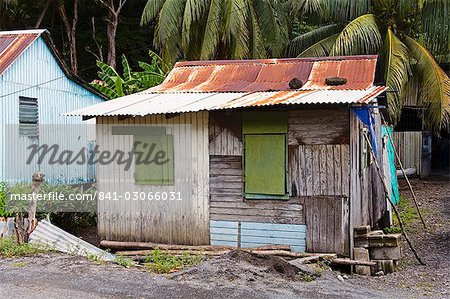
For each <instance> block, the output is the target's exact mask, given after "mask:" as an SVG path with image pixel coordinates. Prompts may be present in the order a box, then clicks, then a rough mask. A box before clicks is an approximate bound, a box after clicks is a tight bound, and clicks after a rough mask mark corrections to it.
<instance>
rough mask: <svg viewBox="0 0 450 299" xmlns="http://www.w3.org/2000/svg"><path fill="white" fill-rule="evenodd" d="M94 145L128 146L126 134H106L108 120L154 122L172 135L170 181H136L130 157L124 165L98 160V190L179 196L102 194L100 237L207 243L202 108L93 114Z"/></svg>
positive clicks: (206, 163)
mask: <svg viewBox="0 0 450 299" xmlns="http://www.w3.org/2000/svg"><path fill="white" fill-rule="evenodd" d="M98 122H99V125H98V126H97V143H98V145H99V150H100V151H102V150H105V149H107V150H110V151H115V150H116V149H120V150H122V151H124V152H128V151H130V150H131V149H132V144H133V136H132V135H111V128H112V126H113V125H147V124H152V125H158V126H162V127H165V128H167V130H169V131H170V132H171V134H173V136H174V142H173V148H174V177H175V184H174V185H173V186H155V185H136V184H135V183H134V176H133V175H134V163H133V164H132V167H131V169H130V170H129V171H125V170H124V167H123V166H118V165H117V164H108V165H99V166H98V171H97V182H98V186H97V190H98V192H104V193H113V192H117V194H119V195H123V194H125V193H126V192H144V194H148V193H149V192H158V191H159V192H180V194H181V198H182V200H175V201H169V200H165V201H164V200H152V201H150V200H137V201H136V200H128V201H127V200H123V199H122V200H117V201H112V200H103V201H99V204H98V228H99V235H100V238H102V239H106V240H118V241H150V242H158V243H169V244H170V243H172V244H173V243H176V244H191V245H199V244H208V243H209V211H208V192H209V186H208V178H209V156H208V129H207V127H208V114H207V112H199V113H188V114H181V115H179V116H176V117H173V118H166V117H165V116H162V115H153V116H147V117H136V118H129V119H126V120H123V121H119V120H118V119H117V118H116V117H108V118H99V119H98Z"/></svg>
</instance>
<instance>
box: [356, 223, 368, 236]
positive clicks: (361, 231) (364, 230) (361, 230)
mask: <svg viewBox="0 0 450 299" xmlns="http://www.w3.org/2000/svg"><path fill="white" fill-rule="evenodd" d="M353 233H354V236H355V237H361V236H366V235H368V234H369V233H370V225H366V226H356V227H354V228H353Z"/></svg>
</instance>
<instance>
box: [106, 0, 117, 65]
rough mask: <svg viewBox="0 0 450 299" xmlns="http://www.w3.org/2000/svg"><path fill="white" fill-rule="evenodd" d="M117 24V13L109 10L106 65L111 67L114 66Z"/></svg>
mask: <svg viewBox="0 0 450 299" xmlns="http://www.w3.org/2000/svg"><path fill="white" fill-rule="evenodd" d="M112 2H113V0H109V5H111V6H110V7H113V6H112V5H114V3H112ZM118 24H119V15H118V14H117V13H116V12H113V11H112V10H109V19H108V28H107V35H108V58H107V59H108V60H107V62H108V65H110V66H112V67H113V68H116V33H117V26H118Z"/></svg>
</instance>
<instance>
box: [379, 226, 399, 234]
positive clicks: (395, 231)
mask: <svg viewBox="0 0 450 299" xmlns="http://www.w3.org/2000/svg"><path fill="white" fill-rule="evenodd" d="M383 232H384V233H385V234H400V233H401V232H402V230H401V228H400V227H398V226H391V227H386V228H384V229H383Z"/></svg>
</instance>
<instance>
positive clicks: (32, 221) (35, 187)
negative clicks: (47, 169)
mask: <svg viewBox="0 0 450 299" xmlns="http://www.w3.org/2000/svg"><path fill="white" fill-rule="evenodd" d="M44 177H45V175H44V174H43V173H42V172H36V173H34V174H33V177H32V182H31V194H32V195H33V196H32V198H31V202H30V206H29V207H28V232H27V235H30V234H31V233H32V232H33V230H34V229H35V228H36V225H37V220H36V208H37V198H36V194H38V192H39V188H40V187H41V184H42V182H43V181H44Z"/></svg>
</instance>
